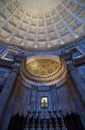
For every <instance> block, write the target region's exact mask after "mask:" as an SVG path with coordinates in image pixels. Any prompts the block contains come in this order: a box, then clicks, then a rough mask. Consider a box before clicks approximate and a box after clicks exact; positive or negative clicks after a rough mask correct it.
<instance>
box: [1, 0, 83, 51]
mask: <svg viewBox="0 0 85 130" xmlns="http://www.w3.org/2000/svg"><path fill="white" fill-rule="evenodd" d="M84 34H85V0H42V1H41V0H0V39H2V40H5V41H6V42H7V43H9V44H13V45H16V46H20V47H24V48H26V49H33V50H36V49H37V50H46V49H49V48H51V49H52V48H56V47H59V46H61V45H64V44H66V43H71V41H73V40H75V39H77V38H79V37H81V36H82V35H84Z"/></svg>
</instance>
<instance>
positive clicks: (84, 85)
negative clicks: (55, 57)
mask: <svg viewBox="0 0 85 130" xmlns="http://www.w3.org/2000/svg"><path fill="white" fill-rule="evenodd" d="M68 69H69V72H70V75H71V77H72V80H73V82H74V84H75V86H76V90H77V91H78V93H79V95H80V97H81V99H82V101H83V103H84V105H85V82H84V81H83V79H82V77H81V76H80V74H79V72H78V70H77V69H76V67H75V66H74V65H73V63H69V64H68Z"/></svg>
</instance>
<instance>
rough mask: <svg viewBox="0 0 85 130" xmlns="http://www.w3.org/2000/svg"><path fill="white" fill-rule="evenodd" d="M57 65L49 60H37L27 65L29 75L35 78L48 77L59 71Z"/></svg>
mask: <svg viewBox="0 0 85 130" xmlns="http://www.w3.org/2000/svg"><path fill="white" fill-rule="evenodd" d="M59 66H60V65H59V63H58V62H57V61H54V60H51V59H37V60H34V61H32V62H30V63H28V64H27V70H28V72H29V73H31V74H32V75H35V76H39V77H42V76H49V75H52V74H54V73H55V72H56V70H58V69H59Z"/></svg>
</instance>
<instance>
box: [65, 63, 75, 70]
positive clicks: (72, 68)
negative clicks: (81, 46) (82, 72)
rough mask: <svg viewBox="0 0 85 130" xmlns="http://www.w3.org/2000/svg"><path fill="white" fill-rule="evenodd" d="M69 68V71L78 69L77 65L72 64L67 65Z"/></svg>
mask: <svg viewBox="0 0 85 130" xmlns="http://www.w3.org/2000/svg"><path fill="white" fill-rule="evenodd" d="M67 68H68V71H72V70H75V69H76V67H75V65H74V64H73V63H72V62H71V63H69V64H67Z"/></svg>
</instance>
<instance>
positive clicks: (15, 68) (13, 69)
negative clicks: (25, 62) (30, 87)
mask: <svg viewBox="0 0 85 130" xmlns="http://www.w3.org/2000/svg"><path fill="white" fill-rule="evenodd" d="M12 72H16V73H17V74H18V73H19V72H20V66H16V65H13V68H12Z"/></svg>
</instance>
